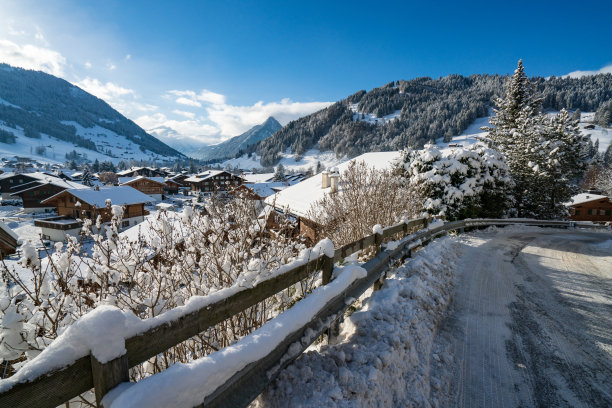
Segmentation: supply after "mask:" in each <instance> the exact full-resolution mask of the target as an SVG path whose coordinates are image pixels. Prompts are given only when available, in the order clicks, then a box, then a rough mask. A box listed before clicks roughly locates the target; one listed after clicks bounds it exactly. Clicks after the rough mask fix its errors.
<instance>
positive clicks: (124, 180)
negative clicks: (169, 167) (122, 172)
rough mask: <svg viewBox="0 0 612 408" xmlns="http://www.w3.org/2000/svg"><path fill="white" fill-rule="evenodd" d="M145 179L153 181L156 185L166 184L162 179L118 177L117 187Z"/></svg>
mask: <svg viewBox="0 0 612 408" xmlns="http://www.w3.org/2000/svg"><path fill="white" fill-rule="evenodd" d="M140 179H147V180H152V181H155V182H156V183H161V184H166V179H165V178H163V177H146V176H137V177H119V185H123V184H128V183H131V182H132V181H136V180H140Z"/></svg>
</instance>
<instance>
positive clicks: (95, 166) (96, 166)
mask: <svg viewBox="0 0 612 408" xmlns="http://www.w3.org/2000/svg"><path fill="white" fill-rule="evenodd" d="M91 169H92V170H93V171H94V173H97V172H99V171H100V162H99V161H98V159H96V160H95V161H94V162H93V165H92V166H91Z"/></svg>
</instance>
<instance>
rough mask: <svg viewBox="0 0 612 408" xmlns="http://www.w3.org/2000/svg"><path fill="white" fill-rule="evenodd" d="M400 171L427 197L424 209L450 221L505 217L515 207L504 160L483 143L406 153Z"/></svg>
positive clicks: (412, 186)
mask: <svg viewBox="0 0 612 408" xmlns="http://www.w3.org/2000/svg"><path fill="white" fill-rule="evenodd" d="M400 164H401V167H400V168H399V171H400V173H401V174H403V175H404V176H405V177H406V178H407V179H408V183H409V185H410V187H411V188H413V189H415V191H417V192H418V194H419V195H421V196H423V197H425V201H424V204H423V208H422V210H423V211H424V212H427V213H429V214H432V215H436V216H444V217H446V218H447V219H449V220H455V219H463V218H477V217H502V216H504V215H505V214H506V212H507V210H508V209H509V208H510V207H511V206H512V200H513V199H512V195H511V189H512V186H513V184H512V179H511V177H510V175H509V169H508V166H507V165H506V163H505V162H504V160H503V157H502V156H501V155H500V154H499V153H498V152H497V151H495V150H494V149H491V148H489V147H487V146H486V145H484V144H483V143H476V144H474V145H472V146H469V147H460V148H454V149H447V150H442V151H441V150H439V149H438V148H437V147H436V146H435V145H432V144H428V145H425V147H424V149H422V150H408V151H405V152H404V153H403V157H402V160H401V162H400Z"/></svg>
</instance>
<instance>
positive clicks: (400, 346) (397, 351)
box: [254, 237, 461, 407]
mask: <svg viewBox="0 0 612 408" xmlns="http://www.w3.org/2000/svg"><path fill="white" fill-rule="evenodd" d="M460 252H461V240H460V238H458V237H455V238H449V237H445V238H442V239H440V240H437V241H436V242H434V243H433V244H430V245H429V246H427V247H426V248H424V249H423V250H421V251H419V252H417V254H416V256H415V257H414V258H412V259H410V260H409V261H408V262H406V263H405V264H404V265H403V266H401V267H399V268H397V269H392V270H389V272H388V277H387V279H386V280H385V283H384V285H383V287H382V289H381V290H379V291H376V292H371V296H370V297H369V298H364V297H362V303H363V305H362V307H361V309H360V310H358V311H356V312H355V313H353V314H352V315H351V316H350V317H348V318H346V319H345V321H344V323H343V324H342V331H341V333H340V338H339V341H338V343H336V344H335V345H333V346H327V345H319V346H317V347H311V348H310V350H309V351H308V352H306V353H305V354H303V355H302V356H301V357H300V358H299V359H298V360H296V361H295V362H294V363H292V364H291V365H290V366H289V367H287V368H286V369H285V370H284V371H282V372H281V373H280V375H279V378H278V380H277V381H276V382H275V383H273V384H272V385H271V386H270V387H268V390H267V391H266V392H264V393H263V394H262V395H261V396H260V397H259V398H258V400H256V401H255V403H254V406H257V407H306V406H308V407H399V406H429V404H428V401H427V396H428V392H429V373H428V366H429V351H430V348H431V346H432V344H433V340H434V337H435V334H436V327H437V325H438V323H439V322H440V321H441V320H442V317H443V314H444V312H445V310H446V308H447V306H448V304H449V300H450V293H451V291H452V286H453V282H454V273H453V269H454V266H455V262H456V260H457V258H458V256H459V254H460Z"/></svg>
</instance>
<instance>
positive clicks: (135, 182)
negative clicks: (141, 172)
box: [119, 176, 166, 201]
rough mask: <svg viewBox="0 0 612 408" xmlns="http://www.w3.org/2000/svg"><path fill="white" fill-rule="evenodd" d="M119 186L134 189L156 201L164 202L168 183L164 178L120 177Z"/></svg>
mask: <svg viewBox="0 0 612 408" xmlns="http://www.w3.org/2000/svg"><path fill="white" fill-rule="evenodd" d="M119 185H120V186H130V187H133V188H135V189H136V190H138V191H140V192H141V193H143V194H146V195H148V196H151V197H153V199H154V200H155V201H162V200H163V199H164V193H165V192H166V181H165V180H164V178H163V177H145V176H137V177H119Z"/></svg>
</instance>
